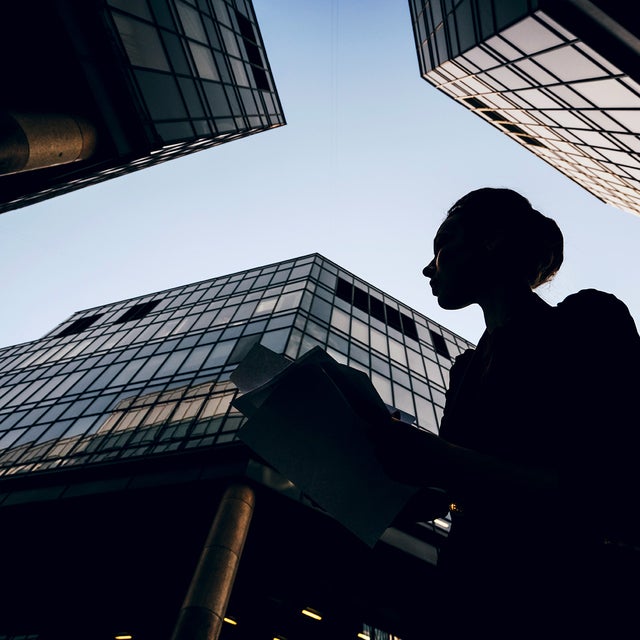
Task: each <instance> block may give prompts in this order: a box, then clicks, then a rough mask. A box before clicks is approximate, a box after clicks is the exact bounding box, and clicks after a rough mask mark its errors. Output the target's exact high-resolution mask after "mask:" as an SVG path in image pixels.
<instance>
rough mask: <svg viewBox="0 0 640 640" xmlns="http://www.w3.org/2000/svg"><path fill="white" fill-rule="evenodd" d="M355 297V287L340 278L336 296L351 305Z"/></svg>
mask: <svg viewBox="0 0 640 640" xmlns="http://www.w3.org/2000/svg"><path fill="white" fill-rule="evenodd" d="M352 295H353V285H351V284H350V283H348V282H347V281H346V280H344V279H343V278H340V277H338V284H337V286H336V296H338V298H340V299H341V300H344V301H345V302H348V303H349V304H351V300H352Z"/></svg>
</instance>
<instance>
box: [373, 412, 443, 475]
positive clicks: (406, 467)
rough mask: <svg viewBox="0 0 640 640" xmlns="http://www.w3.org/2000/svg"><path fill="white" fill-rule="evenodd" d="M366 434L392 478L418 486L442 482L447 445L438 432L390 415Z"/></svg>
mask: <svg viewBox="0 0 640 640" xmlns="http://www.w3.org/2000/svg"><path fill="white" fill-rule="evenodd" d="M368 435H369V437H370V438H371V440H372V442H373V445H374V449H375V453H376V456H377V458H378V460H379V461H380V463H381V465H382V466H383V468H384V470H385V472H386V473H387V475H388V476H389V477H390V478H392V479H393V480H396V481H397V482H402V483H404V484H409V485H413V486H420V487H426V486H440V485H441V484H442V482H443V480H444V473H443V472H444V469H445V467H446V465H447V454H448V451H449V448H450V445H449V443H447V442H446V441H445V440H443V439H442V438H440V437H439V436H437V435H435V434H433V433H430V432H429V431H424V430H423V429H419V428H418V427H415V426H413V425H410V424H407V423H406V422H402V421H401V420H398V419H396V418H393V417H390V419H389V420H388V421H387V422H385V423H384V424H378V425H376V426H375V427H372V428H371V430H370V432H369V434H368Z"/></svg>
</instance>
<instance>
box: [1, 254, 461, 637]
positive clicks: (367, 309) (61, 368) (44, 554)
mask: <svg viewBox="0 0 640 640" xmlns="http://www.w3.org/2000/svg"><path fill="white" fill-rule="evenodd" d="M258 343H259V344H262V345H264V346H266V347H268V348H269V349H271V350H273V351H275V352H277V353H280V354H284V355H285V356H287V357H288V358H290V359H292V360H293V359H296V358H298V357H300V356H301V355H302V354H304V353H305V352H307V351H308V350H310V349H311V348H313V347H315V346H319V347H321V348H322V349H324V350H326V351H327V353H328V354H329V355H331V356H332V357H333V358H335V359H336V360H338V361H339V362H342V363H345V364H348V365H350V366H351V367H354V368H357V369H360V370H362V371H364V372H365V373H366V374H367V375H368V376H369V377H370V378H371V380H372V382H373V384H374V386H375V387H376V389H377V390H378V392H379V393H380V395H381V397H382V399H383V400H384V402H385V403H386V404H387V405H388V406H389V408H390V409H397V410H399V411H401V412H402V415H403V417H404V419H405V420H409V421H415V423H416V426H417V427H419V428H423V429H428V430H431V431H433V432H437V430H438V425H439V422H440V419H441V416H442V408H443V405H444V394H445V389H446V387H447V382H448V372H449V368H450V366H451V364H452V359H453V358H454V357H455V356H456V355H458V354H459V353H460V352H461V351H463V350H465V349H467V348H468V347H470V346H471V345H470V343H469V342H467V341H466V340H464V339H463V338H461V337H460V336H457V335H455V334H453V333H452V332H450V331H448V330H447V329H445V328H444V327H442V326H441V325H439V324H437V323H435V322H433V321H432V320H430V319H428V318H427V317H425V316H423V315H421V314H419V313H417V312H416V311H414V310H413V309H411V308H409V307H408V306H406V305H403V304H402V303H401V302H399V301H398V300H396V299H394V298H392V297H391V296H388V295H387V294H385V293H384V292H382V291H380V290H379V289H377V288H375V287H373V286H371V285H370V284H368V283H366V282H365V281H363V280H361V279H359V278H358V277H356V276H354V275H353V274H351V273H349V272H348V271H346V270H344V269H342V268H341V267H340V266H338V265H336V264H335V263H333V262H331V261H330V260H328V259H326V258H324V257H323V256H321V255H318V254H311V255H306V256H302V257H299V258H295V259H291V260H287V261H284V262H280V263H276V264H270V265H267V266H262V267H258V268H254V269H250V270H247V271H243V272H239V273H235V274H231V275H226V276H223V277H218V278H214V279H211V280H206V281H203V282H197V283H193V284H189V285H186V286H183V287H177V288H174V289H169V290H166V291H161V292H157V293H153V294H149V295H145V296H141V297H138V298H134V299H130V300H125V301H121V302H116V303H112V304H106V305H104V306H101V307H96V308H93V309H87V310H84V311H80V312H77V313H75V314H74V315H72V316H71V317H70V318H69V319H67V320H66V321H64V322H63V323H61V324H60V325H59V326H57V327H55V328H54V329H53V330H52V331H50V332H49V333H48V334H47V335H45V336H44V337H42V338H40V339H38V340H34V341H32V342H27V343H24V344H19V345H15V346H11V347H7V348H4V349H2V350H0V447H1V449H0V507H1V508H2V512H3V515H4V519H3V521H4V522H6V523H7V525H6V526H4V527H3V529H4V533H2V536H1V537H2V544H1V545H0V549H1V552H0V553H1V554H2V557H1V558H0V561H1V562H2V563H3V566H5V576H6V580H12V581H13V584H14V588H13V589H12V594H11V596H10V597H9V598H8V600H7V601H6V602H5V604H4V605H0V606H2V607H8V609H7V610H6V611H2V612H0V637H1V634H2V633H3V632H5V633H11V632H15V633H17V632H20V633H27V632H28V633H35V634H36V636H34V637H38V638H40V637H41V638H42V639H43V640H46V638H49V637H57V636H55V634H56V633H62V631H63V629H64V628H65V624H66V622H63V621H64V620H66V621H67V622H68V621H69V616H71V621H72V622H73V624H77V625H78V626H79V629H75V628H74V629H71V628H70V629H68V630H67V631H65V632H64V637H75V636H74V635H73V633H75V632H76V631H78V633H79V635H82V634H83V633H84V634H85V635H84V637H89V636H90V637H92V638H102V637H105V638H109V637H110V638H114V637H115V636H116V635H117V634H118V631H119V630H120V631H122V630H125V631H126V630H127V629H129V630H130V631H131V635H133V637H134V638H137V639H138V640H143V639H144V638H146V637H150V634H151V635H152V634H153V633H156V634H157V633H161V634H165V635H166V634H167V633H168V631H169V630H170V627H171V624H172V623H173V622H175V617H176V615H177V610H178V607H179V604H180V599H181V598H182V596H183V595H184V592H185V591H186V588H187V586H188V578H189V577H190V574H191V573H192V572H193V564H194V556H193V554H194V553H195V554H196V557H197V553H198V552H199V549H200V547H201V546H202V542H203V540H202V535H203V533H202V531H203V527H205V525H207V524H208V522H209V520H210V517H211V515H212V513H213V512H214V511H215V507H216V496H217V492H218V491H219V486H221V485H222V484H224V483H225V482H227V480H228V479H229V478H242V479H246V480H247V481H249V482H252V483H255V484H256V485H257V486H259V487H261V491H264V496H265V497H262V494H261V495H259V496H258V498H257V500H256V517H255V519H254V522H253V523H252V525H251V529H250V534H249V540H248V542H247V548H246V550H245V553H244V556H243V558H242V562H241V569H240V572H239V575H238V579H237V581H236V586H235V587H234V591H233V595H232V599H231V602H230V604H229V608H228V611H229V616H233V615H235V617H230V618H229V619H230V620H231V622H229V623H228V625H226V626H225V628H224V634H225V635H224V636H223V637H229V638H233V637H237V638H241V637H242V638H243V637H249V636H247V635H242V634H243V633H249V631H247V629H249V628H250V629H251V634H253V635H252V636H251V637H255V638H259V637H268V638H269V639H271V638H273V637H279V636H278V633H280V634H281V636H282V637H287V638H291V639H292V638H294V637H306V638H313V637H316V635H314V634H316V633H317V634H319V635H318V637H320V636H322V637H326V634H327V633H330V631H331V630H332V629H333V631H331V632H337V633H343V632H345V629H350V630H351V629H353V630H354V635H353V637H354V638H355V637H356V635H357V633H361V634H364V635H367V633H369V634H370V637H371V638H372V639H373V637H374V636H373V633H374V632H373V631H372V629H378V630H380V629H381V630H384V631H385V632H388V634H396V635H397V636H399V637H402V638H407V639H408V638H411V637H418V636H417V635H416V634H417V633H418V632H420V633H421V632H422V628H421V624H422V622H423V620H422V617H421V615H417V613H416V610H415V609H414V610H413V613H412V612H411V610H412V608H413V607H415V606H416V599H417V598H422V597H427V598H428V596H425V593H424V590H427V591H428V590H429V589H433V588H436V585H433V584H432V583H431V584H430V583H429V576H430V573H429V572H430V571H431V570H432V568H433V564H434V562H435V559H436V557H437V550H438V545H439V544H440V542H441V541H443V540H444V539H446V531H447V526H448V523H447V522H446V521H441V522H436V523H433V522H430V523H415V526H413V528H411V527H408V528H405V529H404V530H400V529H395V528H391V529H389V530H387V532H386V533H385V534H384V536H383V538H382V540H381V542H380V543H378V545H377V546H376V548H375V549H374V550H373V551H371V550H369V549H363V548H361V546H360V545H359V544H358V541H356V540H352V539H351V534H348V533H347V532H346V531H343V530H342V529H341V527H339V526H338V525H337V523H334V522H333V521H331V519H330V518H328V516H326V515H325V514H323V513H321V512H320V511H319V510H318V509H317V508H316V507H315V506H314V505H313V504H312V503H311V502H310V501H309V500H308V499H307V498H306V497H305V496H304V495H302V494H301V493H300V492H299V491H297V490H296V488H295V487H294V486H292V485H291V484H290V483H289V482H287V481H286V480H285V479H284V478H282V477H279V476H278V474H277V473H275V472H274V471H273V470H272V469H270V468H269V467H268V466H267V465H266V464H264V463H263V462H262V461H260V460H258V459H255V458H254V457H253V456H252V455H251V454H250V452H249V451H248V450H247V448H246V447H245V446H244V445H243V444H242V442H240V441H239V439H238V438H237V432H238V429H239V427H240V426H241V425H242V424H243V421H244V417H243V416H242V415H241V414H240V413H239V412H238V411H237V409H235V408H234V407H233V406H232V404H231V401H232V400H233V399H234V398H235V397H236V395H237V393H238V391H237V389H236V387H235V385H234V384H233V382H231V381H230V378H229V376H230V374H231V372H232V371H233V370H234V369H235V367H236V366H237V364H238V363H239V362H240V361H241V360H242V359H243V357H244V356H245V355H246V354H247V352H248V351H249V350H250V349H251V347H252V346H253V345H255V344H258ZM261 510H264V511H261ZM203 518H204V520H203ZM205 529H206V527H205ZM81 532H82V533H81ZM70 541H73V544H72V543H71V542H70ZM285 542H286V544H285ZM260 545H266V546H267V551H266V552H265V551H264V550H263V551H260ZM113 549H116V550H117V551H113ZM150 549H151V551H150ZM346 550H349V551H348V553H347V551H346ZM103 554H105V555H106V557H107V558H109V562H106V561H103V559H102V555H103ZM112 554H113V555H112ZM136 554H137V555H136ZM146 554H151V557H147V556H146ZM327 554H328V556H327ZM52 558H59V559H60V560H59V561H60V562H61V563H62V564H63V565H65V568H62V567H61V571H63V572H68V575H67V576H65V577H63V578H60V579H61V580H62V581H63V583H64V586H63V587H61V588H60V589H56V588H54V587H53V585H52V582H51V581H52V574H51V573H50V572H53V574H54V575H55V573H56V572H55V571H54V570H53V569H52V567H51V566H50V565H51V563H52V562H53V560H52ZM141 558H142V559H141ZM276 559H277V560H276ZM56 562H57V560H56ZM272 562H273V563H275V564H274V566H271V563H272ZM104 563H106V564H104ZM54 564H55V563H54ZM85 565H86V566H88V567H92V571H91V572H90V575H91V577H90V578H87V575H86V574H85V569H84V567H85ZM405 565H406V567H405ZM150 567H153V568H150ZM302 567H308V569H309V572H308V574H307V573H306V572H303V573H304V574H305V575H304V576H302V575H300V574H299V573H298V572H300V571H301V569H302ZM401 567H403V568H402V570H401V569H400V568H401ZM116 568H117V570H116ZM158 568H162V571H161V572H160V574H156V572H157V570H158ZM112 571H116V573H117V574H118V575H119V576H121V580H120V579H118V584H117V586H116V587H106V586H105V585H106V584H108V583H109V580H108V576H111V577H113V576H112V575H111V572H112ZM360 571H364V572H365V573H366V572H371V571H373V572H374V574H375V576H373V580H372V582H371V584H369V585H363V584H362V583H361V580H362V579H363V578H364V575H363V576H358V575H357V573H358V572H360ZM264 572H266V574H264ZM405 573H406V575H407V576H410V575H414V576H419V579H420V580H422V586H420V587H415V585H413V586H412V585H409V584H408V583H407V578H406V577H405ZM160 575H161V576H162V578H160ZM69 576H74V577H73V578H70V577H69ZM80 576H84V578H83V579H86V580H89V582H88V583H87V588H88V589H91V590H95V594H96V595H95V597H94V595H92V596H91V597H90V598H88V600H87V601H85V596H86V594H85V593H84V589H83V587H82V586H81V578H80ZM153 576H156V577H155V578H154V577H153ZM67 578H68V582H65V579H67ZM57 580H58V578H55V579H54V580H53V584H56V583H57ZM185 581H186V582H185ZM341 584H343V585H344V586H342V587H341V586H340V585H341ZM42 585H48V586H47V588H46V589H45V591H46V593H47V595H46V602H47V604H46V605H45V604H41V601H40V600H39V598H40V597H42V598H43V600H42V602H43V603H44V599H45V595H44V594H41V589H43V587H42ZM89 585H91V586H89ZM96 585H99V586H96ZM134 586H135V589H134ZM347 587H349V588H348V593H349V594H350V595H347V594H343V593H342V591H341V590H342V589H343V588H344V589H347ZM39 594H40V595H39ZM275 594H279V595H275ZM332 594H333V595H332ZM300 596H304V598H303V599H304V602H302V603H301V605H302V606H310V607H315V609H316V610H322V611H323V612H325V613H326V615H325V617H324V618H323V620H322V621H318V620H311V619H309V618H308V617H307V618H305V619H304V621H303V622H300V621H298V622H294V619H296V620H297V618H299V617H300V616H299V611H297V612H296V613H295V615H294V613H292V612H290V611H289V607H290V606H291V607H292V606H293V604H292V602H293V601H294V600H295V598H296V597H300ZM418 601H419V600H418ZM34 603H35V604H34ZM71 603H73V604H71ZM106 603H110V604H108V605H107V604H106ZM158 603H161V604H162V605H163V607H161V608H162V611H161V612H158V611H157V605H158ZM347 605H348V610H345V611H342V610H341V607H347ZM249 609H251V611H252V612H253V613H249ZM71 610H73V611H74V613H70V612H71ZM257 610H260V611H261V612H262V613H260V614H259V615H258V614H257V613H255V611H257ZM34 611H35V613H34ZM152 611H153V612H154V613H153V614H152V613H151V612H152ZM292 611H293V610H292ZM85 613H86V615H85ZM332 615H333V622H331V621H332ZM303 618H304V616H303ZM249 619H251V620H252V622H251V625H249V624H248V620H249ZM151 620H152V621H151ZM233 622H237V625H233ZM312 623H313V624H315V625H316V626H315V627H313V626H312V628H306V630H305V629H301V628H299V625H304V624H307V625H310V624H312ZM2 624H7V628H5V629H3V628H2ZM332 624H333V625H334V626H333V627H332V626H331V625H332ZM92 625H93V626H92ZM118 625H120V626H118ZM278 625H280V626H278ZM287 625H289V626H288V627H287ZM296 625H298V627H296ZM323 625H324V626H323ZM72 626H73V625H72ZM167 626H168V627H169V629H168V628H167ZM243 628H244V629H245V631H244V632H243V631H242V629H243ZM287 628H288V629H289V631H287ZM279 629H280V630H279ZM366 629H369V631H366ZM340 630H342V631H340ZM109 633H111V635H109ZM349 633H351V631H349ZM377 633H378V634H380V633H381V632H380V631H378V632H377ZM37 634H41V635H37ZM47 634H49V635H47ZM261 634H267V635H264V636H263V635H261ZM268 634H271V635H268ZM301 634H302V635H301ZM153 637H164V635H162V636H153ZM167 637H168V635H167ZM341 637H347V636H346V635H345V636H341ZM360 637H363V636H362V635H361V636H360ZM376 637H390V636H389V635H386V636H382V635H378V636H376Z"/></svg>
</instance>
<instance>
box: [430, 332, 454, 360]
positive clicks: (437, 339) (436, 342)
mask: <svg viewBox="0 0 640 640" xmlns="http://www.w3.org/2000/svg"><path fill="white" fill-rule="evenodd" d="M429 333H430V334H431V340H432V342H433V347H434V349H435V350H436V353H439V354H440V355H441V356H444V357H445V358H449V359H451V355H450V354H449V349H447V343H446V341H445V339H444V338H443V337H442V336H441V335H440V334H439V333H436V332H435V331H432V330H431V329H429Z"/></svg>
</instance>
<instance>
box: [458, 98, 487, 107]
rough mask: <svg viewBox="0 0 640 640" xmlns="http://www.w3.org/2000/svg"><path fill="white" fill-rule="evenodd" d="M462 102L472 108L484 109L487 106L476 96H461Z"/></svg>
mask: <svg viewBox="0 0 640 640" xmlns="http://www.w3.org/2000/svg"><path fill="white" fill-rule="evenodd" d="M462 102H466V103H467V104H468V105H469V106H470V107H472V108H474V109H486V108H487V107H488V106H489V105H488V104H485V103H484V102H482V100H479V99H478V98H462Z"/></svg>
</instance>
